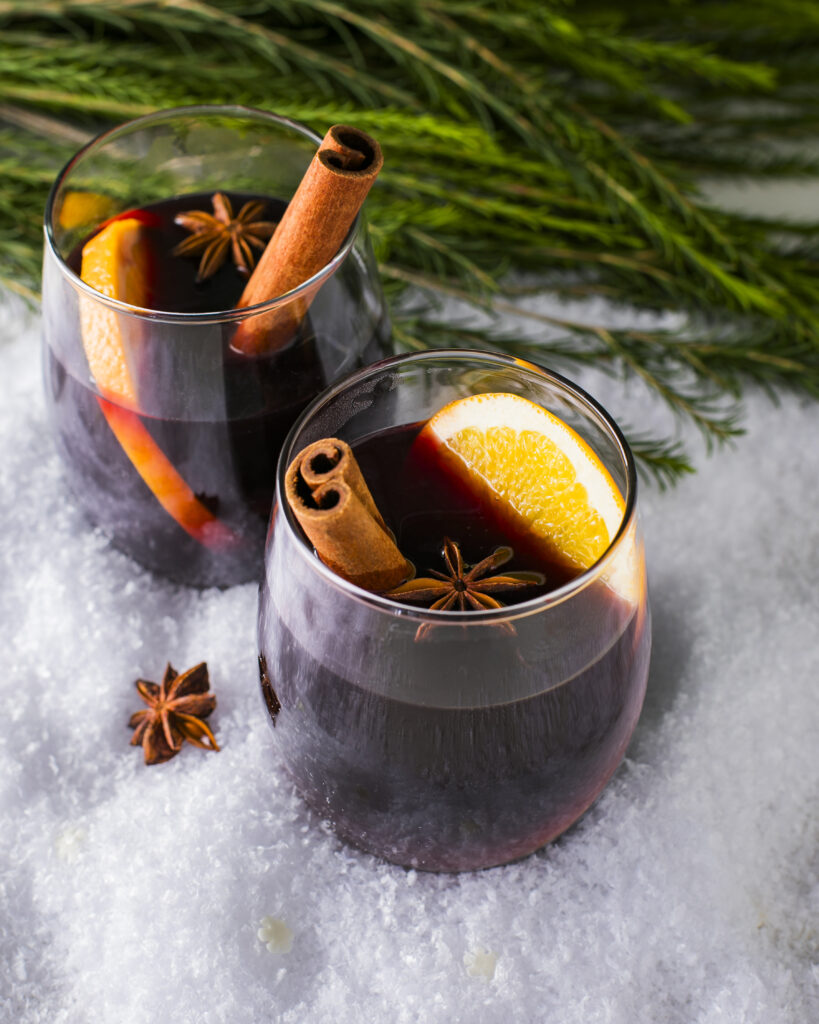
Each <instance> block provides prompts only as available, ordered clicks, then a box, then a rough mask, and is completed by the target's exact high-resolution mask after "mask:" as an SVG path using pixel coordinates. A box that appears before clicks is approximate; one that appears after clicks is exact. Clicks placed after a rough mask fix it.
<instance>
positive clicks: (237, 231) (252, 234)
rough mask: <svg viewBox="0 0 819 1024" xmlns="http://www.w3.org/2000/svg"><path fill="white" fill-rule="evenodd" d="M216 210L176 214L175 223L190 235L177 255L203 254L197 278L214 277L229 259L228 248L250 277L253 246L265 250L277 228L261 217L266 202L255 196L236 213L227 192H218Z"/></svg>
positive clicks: (240, 270) (214, 204) (239, 266)
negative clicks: (268, 240)
mask: <svg viewBox="0 0 819 1024" xmlns="http://www.w3.org/2000/svg"><path fill="white" fill-rule="evenodd" d="M211 202H212V203H213V213H212V214H211V213H207V212H206V211H205V210H188V211H187V212H186V213H179V214H177V215H176V217H174V222H175V223H176V224H178V225H179V226H180V227H182V228H184V229H185V230H186V231H191V232H192V234H191V237H190V238H186V239H185V240H184V241H183V242H180V243H179V245H177V246H176V248H175V249H174V250H173V255H174V256H195V255H197V254H198V253H200V252H201V253H202V260H201V262H200V263H199V273H198V274H197V277H196V279H197V281H204V280H205V279H206V278H208V277H212V276H213V275H214V274H215V273H216V271H217V270H218V269H219V268H220V267H221V266H222V264H223V263H224V262H225V259H226V258H227V254H228V251H230V253H231V255H232V256H233V262H234V263H235V264H236V269H237V270H238V271H239V273H240V274H242V275H244V276H245V277H247V276H248V275H249V274H250V272H251V270H253V267H254V266H255V265H256V254H255V253H254V252H253V250H254V249H264V247H265V245H266V244H267V239H268V238H270V236H271V235H272V234H273V232H274V231H275V229H276V224H275V222H274V221H271V220H261V219H260V218H261V215H262V213H263V212H264V208H265V206H266V205H267V204H266V203H265V202H264V200H261V199H252V200H250V201H249V202H247V203H245V204H244V206H243V207H242V208H241V210H239V212H238V213H237V214H236V216H234V215H233V204H232V203H231V201H230V199H228V197H227V196H226V195H225V193H224V192H216V193H215V194H214V196H213V198H212V200H211Z"/></svg>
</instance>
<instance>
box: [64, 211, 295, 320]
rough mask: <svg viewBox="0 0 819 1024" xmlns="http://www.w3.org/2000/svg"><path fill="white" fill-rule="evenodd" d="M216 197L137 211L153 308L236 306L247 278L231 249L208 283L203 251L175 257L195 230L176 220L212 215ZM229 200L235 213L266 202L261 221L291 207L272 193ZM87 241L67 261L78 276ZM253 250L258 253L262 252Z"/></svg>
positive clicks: (203, 310)
mask: <svg viewBox="0 0 819 1024" xmlns="http://www.w3.org/2000/svg"><path fill="white" fill-rule="evenodd" d="M211 196H212V193H210V192H194V193H192V194H190V195H184V196H174V197H173V198H172V199H163V200H162V201H161V202H159V203H151V204H150V205H149V206H146V207H144V208H143V209H141V210H138V211H135V212H134V215H135V216H136V218H137V219H138V220H140V221H141V223H142V226H143V231H144V233H145V237H146V240H147V243H148V246H149V248H150V253H151V260H150V263H151V266H150V273H149V282H150V283H149V288H150V292H149V295H148V296H147V301H146V305H147V307H148V308H149V309H156V310H162V311H163V312H166V313H216V312H223V311H224V310H227V309H233V307H234V306H235V305H236V303H237V302H238V301H239V299H240V297H241V294H242V290H243V289H244V286H245V284H246V282H247V277H246V276H243V275H241V274H240V273H239V272H238V271H237V269H236V266H235V264H234V262H233V259H232V257H231V254H230V251H228V254H227V256H226V258H225V260H224V262H223V263H222V265H221V267H220V268H219V269H218V270H217V271H216V273H215V274H213V275H212V276H211V277H209V278H207V279H206V280H204V281H198V280H197V275H198V271H199V262H200V260H201V256H202V254H201V253H199V254H198V255H195V256H174V255H173V250H174V248H175V247H176V246H177V245H179V243H180V242H183V241H185V239H186V238H190V237H191V232H190V231H186V230H185V228H183V227H180V226H179V225H178V224H176V223H175V222H174V218H175V217H176V216H177V215H178V214H180V213H188V212H190V211H191V210H203V211H204V212H205V213H209V214H213V203H212V201H211ZM228 198H229V199H230V201H231V205H232V207H233V213H234V216H236V215H237V214H238V213H239V211H240V210H241V208H242V206H243V205H244V203H246V202H248V201H250V200H254V199H257V200H260V201H262V202H264V204H265V205H264V209H263V211H262V214H261V216H260V218H259V219H260V220H267V221H274V222H276V221H279V220H281V216H282V214H283V213H284V211H285V210H286V209H287V203H285V202H283V201H282V200H281V199H271V198H270V197H269V196H259V195H251V194H249V193H248V194H245V193H241V192H231V193H228ZM128 216H129V214H128V213H123V214H120V215H119V216H118V218H117V219H118V220H121V219H125V218H126V217H128ZM89 237H92V236H89ZM87 241H88V239H87V238H86V239H84V240H83V241H82V242H81V243H80V244H79V245H77V246H76V247H75V248H74V250H73V251H72V253H71V254H70V256H69V257H68V259H67V260H66V262H67V263H68V265H69V266H70V267H71V269H72V270H73V271H74V273H75V274H79V273H80V270H81V268H82V249H83V246H84V245H85V243H86V242H87ZM253 251H254V254H255V255H256V257H258V256H259V253H260V251H261V250H258V249H254V250H253Z"/></svg>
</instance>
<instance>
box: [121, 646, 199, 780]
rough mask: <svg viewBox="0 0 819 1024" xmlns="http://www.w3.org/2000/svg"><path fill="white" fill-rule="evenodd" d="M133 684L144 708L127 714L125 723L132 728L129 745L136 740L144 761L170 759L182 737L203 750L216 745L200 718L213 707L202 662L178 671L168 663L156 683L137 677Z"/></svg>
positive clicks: (179, 745) (157, 761)
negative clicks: (141, 750)
mask: <svg viewBox="0 0 819 1024" xmlns="http://www.w3.org/2000/svg"><path fill="white" fill-rule="evenodd" d="M136 688H137V691H138V693H139V695H140V697H141V698H142V699H143V700H144V701H145V703H146V704H147V705H148V708H147V710H145V711H137V712H135V713H134V714H133V715H131V720H130V722H129V723H128V724H129V725H130V726H131V728H132V729H133V730H134V735H133V736H132V737H131V745H132V746H134V747H136V746H138V745H139V744H140V743H141V744H142V747H143V749H144V751H145V764H161V763H162V762H163V761H170V759H171V758H172V757H175V756H176V755H177V754H178V753H179V751H180V750H181V749H182V744H183V742H184V741H185V740H187V741H188V743H192V744H193V745H194V746H195V747H201V748H202V749H203V750H218V749H219V745H218V744H217V742H216V739H215V738H214V735H213V733H212V732H211V731H210V729H209V727H208V726H207V725H206V724H205V723H204V721H203V719H205V718H207V717H208V715H210V714H211V712H212V711H213V709H214V708H215V707H216V697H215V696H214V695H213V694H212V693H208V692H207V691H208V690H209V689H210V679H209V677H208V666H207V663H206V662H204V661H203V662H202V663H201V664H199V665H195V666H194V667H193V668H189V669H188V671H187V672H183V673H182V675H178V674H177V673H176V671H175V670H174V668H173V666H172V665H171V664H170V663H169V664H168V666H167V668H166V669H165V675H164V677H163V679H162V683H161V685H160V686H157V685H156V683H151V682H148V680H147V679H137V681H136Z"/></svg>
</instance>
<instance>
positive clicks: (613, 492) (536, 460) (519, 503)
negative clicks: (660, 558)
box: [418, 394, 625, 572]
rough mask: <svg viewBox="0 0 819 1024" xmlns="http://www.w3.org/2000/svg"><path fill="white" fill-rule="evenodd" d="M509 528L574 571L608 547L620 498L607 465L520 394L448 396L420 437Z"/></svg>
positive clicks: (565, 427) (619, 512)
mask: <svg viewBox="0 0 819 1024" xmlns="http://www.w3.org/2000/svg"><path fill="white" fill-rule="evenodd" d="M418 440H419V442H420V443H421V444H426V445H432V446H433V447H434V449H435V451H436V454H437V456H438V458H439V459H440V461H441V462H442V463H443V464H444V465H445V466H447V467H448V468H449V470H450V471H451V472H453V473H454V474H455V475H456V476H457V477H458V479H459V480H460V481H461V483H462V484H463V485H464V486H465V487H466V488H467V489H468V490H469V491H470V492H472V493H474V494H475V495H476V496H477V497H478V498H479V499H480V500H482V501H486V502H488V503H490V504H491V507H492V509H493V511H494V512H495V513H496V514H497V515H498V516H499V517H500V518H501V519H502V520H504V521H506V522H507V524H508V525H509V526H510V527H511V529H512V530H513V531H514V533H516V534H518V535H519V536H521V537H523V538H525V539H526V540H527V541H529V542H531V543H533V544H535V545H536V546H537V547H538V548H540V550H542V551H543V552H544V554H545V555H546V556H547V557H548V558H550V559H552V560H554V561H557V562H558V563H559V564H562V565H564V566H566V567H567V568H569V569H571V570H573V571H576V572H580V571H583V570H584V569H588V568H589V567H590V566H592V565H593V564H594V563H595V562H596V561H597V560H598V559H599V558H600V557H601V555H602V554H603V553H604V552H605V551H606V549H607V548H608V546H609V544H610V543H611V541H612V539H613V538H614V536H615V534H616V533H617V531H618V529H619V528H620V524H621V522H622V519H623V512H624V510H625V503H624V501H623V497H622V495H621V494H620V491H619V490H618V488H617V485H616V484H615V483H614V481H613V480H612V478H611V475H610V474H609V472H608V470H607V469H606V467H605V466H604V465H603V463H602V462H601V461H600V459H599V458H598V457H597V455H596V454H595V453H594V452H593V451H592V449H591V448H590V447H589V446H588V445H587V444H586V442H585V441H584V440H583V439H582V438H581V437H580V436H579V435H578V434H576V433H575V431H574V430H572V429H571V427H569V426H568V424H566V423H564V422H563V421H562V420H561V419H558V417H557V416H554V415H552V413H550V412H548V411H547V410H546V409H543V408H542V407H541V406H539V405H535V404H534V402H530V401H528V400H527V399H525V398H521V397H520V396H518V395H510V394H486V395H472V396H470V397H469V398H464V399H460V400H458V401H455V402H451V403H450V404H449V405H447V406H445V407H444V408H443V409H441V411H440V412H438V413H436V415H435V416H433V417H432V419H431V420H429V422H428V423H427V424H426V425H425V427H424V429H423V430H422V432H421V434H420V436H419V439H418Z"/></svg>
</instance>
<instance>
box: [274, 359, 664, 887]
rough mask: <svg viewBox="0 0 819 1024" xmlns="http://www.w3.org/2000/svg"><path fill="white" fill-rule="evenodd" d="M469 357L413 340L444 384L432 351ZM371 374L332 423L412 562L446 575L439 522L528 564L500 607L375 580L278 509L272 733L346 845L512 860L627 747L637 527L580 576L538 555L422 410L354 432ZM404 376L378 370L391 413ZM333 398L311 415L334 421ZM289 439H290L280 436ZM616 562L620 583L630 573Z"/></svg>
mask: <svg viewBox="0 0 819 1024" xmlns="http://www.w3.org/2000/svg"><path fill="white" fill-rule="evenodd" d="M474 355H476V354H466V355H461V354H457V355H456V354H454V353H443V354H440V355H427V356H424V357H416V358H418V359H422V360H427V361H430V362H431V363H432V368H431V369H430V372H429V377H430V378H432V379H435V378H436V376H437V385H438V387H440V386H441V361H442V360H443V361H444V363H445V360H446V359H447V358H448V359H449V360H450V363H451V364H452V365H454V366H455V367H460V366H461V365H462V364H467V363H468V362H469V357H470V356H474ZM410 358H413V357H410ZM496 358H498V357H491V356H481V360H484V359H488V360H495V359H496ZM436 361H437V366H436V365H435V364H436ZM391 362H393V363H394V364H397V366H398V368H399V370H400V369H401V368H402V360H396V361H391ZM387 365H389V364H387ZM415 369H416V372H417V369H418V364H416V365H415ZM433 370H435V371H437V372H436V373H433ZM373 372H374V374H375V375H381V376H382V378H384V377H387V376H389V371H388V370H383V371H379V370H376V371H373ZM515 372H517V371H515ZM520 372H521V373H523V371H522V370H521V371H520ZM366 375H367V371H363V372H362V373H361V374H360V375H359V377H358V378H357V380H356V382H354V383H352V384H351V385H350V391H351V392H352V394H351V395H348V396H346V402H347V404H349V405H351V406H352V407H353V408H356V409H358V405H357V403H356V401H355V399H356V394H355V392H356V386H357V385H358V387H360V389H361V391H362V392H363V394H364V395H365V396H367V397H368V398H369V400H370V402H371V403H372V407H371V408H370V409H369V410H368V409H367V408H366V405H367V402H366V400H362V402H361V404H362V405H363V406H364V412H363V413H362V412H361V411H360V410H359V411H358V413H357V417H356V416H354V417H353V418H352V421H350V422H348V424H347V426H346V429H345V430H344V431H342V432H338V430H337V433H338V436H342V434H346V436H347V438H348V440H349V441H350V443H351V445H352V449H353V452H354V454H355V457H356V459H357V462H358V465H359V466H360V469H361V472H362V474H363V476H364V478H365V480H366V482H367V485H368V487H369V489H370V491H371V494H372V497H373V498H374V500H375V503H376V505H377V507H378V510H379V511H380V513H381V514H382V516H383V518H384V520H385V522H386V525H387V527H388V528H389V529H390V530H391V531H392V532H393V534H394V536H395V540H396V543H397V545H398V547H399V548H400V551H401V553H402V554H403V555H405V556H406V557H407V558H408V559H409V560H410V562H411V563H412V564H413V566H414V569H415V572H416V573H417V576H418V577H428V576H430V575H431V574H432V575H433V576H435V574H436V573H438V574H440V576H444V577H445V576H447V575H448V574H449V571H450V570H449V568H447V564H446V560H445V556H444V553H443V552H442V548H443V544H444V539H445V538H448V540H449V542H450V544H452V543H454V544H455V545H456V546H457V549H458V552H459V554H460V557H461V558H462V559H463V562H464V573H466V571H467V570H468V569H469V567H470V565H474V564H475V563H478V562H479V561H481V560H482V559H484V558H486V557H487V556H488V555H490V554H491V553H492V552H493V551H496V550H497V549H499V548H500V549H503V548H506V549H509V548H511V549H512V553H511V556H509V557H507V556H504V558H505V560H504V563H503V565H502V568H498V569H497V570H496V572H497V573H501V574H510V575H514V574H515V573H519V574H521V575H523V576H525V577H526V578H527V579H530V580H531V581H530V582H529V584H528V585H527V586H521V587H520V588H519V589H513V590H511V591H509V592H504V591H501V592H496V591H495V590H493V589H492V588H491V587H490V588H489V590H491V592H492V595H493V597H496V598H497V599H499V602H500V603H501V604H502V605H503V606H504V608H503V609H502V610H498V611H492V610H490V611H489V612H488V613H486V614H484V613H482V612H480V611H478V612H476V611H470V610H467V611H463V612H452V611H450V612H448V613H447V614H446V615H441V613H434V612H433V613H430V612H429V611H427V610H426V609H419V608H416V607H414V606H413V605H412V603H407V602H404V601H403V599H402V598H401V597H400V596H398V597H395V598H393V599H392V600H388V601H384V600H383V599H381V598H378V597H375V598H368V597H367V596H366V595H364V594H362V593H355V592H354V589H355V588H353V590H351V589H350V588H349V587H347V586H346V585H345V584H344V583H343V582H336V583H334V582H333V579H332V577H331V576H330V575H329V574H328V573H327V570H326V567H321V566H319V565H318V560H317V559H316V558H315V556H314V555H313V554H312V553H311V552H310V550H309V544H307V543H306V542H305V538H304V537H303V536H302V535H301V532H300V530H299V528H298V524H296V523H294V522H293V521H292V519H291V516H290V515H289V514H288V512H287V510H286V509H284V508H282V507H279V508H278V509H277V511H276V514H275V515H274V518H273V522H272V527H271V536H270V540H269V546H268V557H267V575H266V580H265V583H264V585H263V588H262V593H261V604H260V617H259V642H260V653H261V658H260V665H261V675H262V692H263V694H264V698H265V703H266V706H267V709H268V712H269V714H270V716H271V720H272V722H273V724H274V735H275V738H276V743H277V747H278V750H279V752H280V754H281V757H282V760H283V762H284V765H285V766H286V768H287V770H288V772H289V773H290V775H291V776H292V778H293V780H294V782H295V784H296V786H297V787H298V789H299V791H300V792H301V793H302V795H303V796H304V797H305V799H306V800H307V802H308V803H309V804H310V805H311V806H312V807H313V808H314V809H315V810H316V812H317V813H318V814H320V815H321V816H322V818H325V819H327V820H328V821H329V822H330V823H331V825H332V826H333V828H334V829H335V831H336V832H337V833H338V834H339V835H340V836H341V837H342V838H344V839H346V840H348V841H350V842H352V843H354V844H355V845H357V846H359V847H361V848H363V849H365V850H367V851H370V852H372V853H375V854H378V855H379V856H382V857H384V858H386V859H388V860H392V861H394V862H396V863H400V864H403V865H406V866H413V867H418V868H423V869H429V870H437V871H460V870H468V869H475V868H482V867H488V866H492V865H496V864H501V863H505V862H507V861H510V860H513V859H515V858H517V857H521V856H524V855H525V854H528V853H530V852H532V851H533V850H535V849H537V848H538V847H540V846H542V845H543V844H545V843H547V842H548V841H550V840H551V839H553V838H554V837H556V836H557V835H559V834H560V833H561V832H563V831H564V830H565V829H566V828H567V827H568V826H569V825H570V824H571V823H572V822H574V821H575V820H576V819H577V818H578V817H580V815H581V814H583V812H584V811H585V810H586V809H587V808H588V807H589V806H590V804H591V803H592V802H593V801H594V799H595V798H596V797H597V795H598V794H599V793H600V791H601V790H602V788H603V787H604V786H605V784H606V782H607V781H608V780H609V778H610V777H611V775H612V773H613V772H614V770H615V769H616V767H617V765H618V764H619V762H620V760H621V759H622V757H623V754H624V752H625V749H626V746H627V744H628V741H629V738H630V736H631V734H632V731H633V729H634V727H635V724H636V722H637V718H638V716H639V712H640V708H641V706H642V702H643V696H644V692H645V684H646V676H647V668H648V657H649V648H650V631H649V626H648V615H647V607H646V603H645V591H644V578H643V576H642V573H643V569H642V558H641V555H640V554H639V545H638V543H637V541H636V535H635V533H634V531H633V529H630V530H629V531H627V532H626V534H625V535H624V537H621V539H620V543H621V544H622V543H623V542H624V543H625V544H627V545H629V544H630V545H631V546H632V547H631V552H630V554H629V555H628V557H626V559H625V562H623V563H622V564H623V565H625V566H626V567H627V571H625V572H624V571H622V570H620V571H614V572H613V573H611V574H606V573H604V572H602V571H600V572H597V573H595V572H591V573H589V572H586V573H581V574H580V575H578V574H577V573H576V572H574V571H572V570H571V569H570V568H567V566H566V564H565V562H564V563H561V562H560V560H557V559H554V558H552V557H549V556H548V555H544V552H543V549H542V546H541V547H540V548H539V547H538V545H537V544H533V543H532V539H531V537H527V536H526V535H525V532H522V531H519V530H515V529H512V528H510V524H509V521H508V520H504V518H503V517H502V516H499V515H497V514H496V513H495V511H494V510H493V508H492V507H491V505H488V504H487V503H486V502H485V501H483V500H479V499H478V500H476V497H475V494H474V492H473V493H470V491H469V489H467V488H464V487H463V486H462V484H461V482H460V481H459V480H458V479H457V478H455V477H453V475H452V474H451V472H450V471H449V469H448V467H447V466H446V465H445V464H443V463H442V462H441V460H440V459H439V458H438V455H437V453H436V451H435V450H433V449H431V448H430V447H429V445H428V444H427V443H426V441H425V436H424V435H423V434H422V433H421V428H422V426H423V423H421V422H415V423H411V424H407V423H404V424H400V425H399V426H392V425H389V426H387V427H386V428H384V429H376V430H375V431H374V432H367V431H366V426H367V425H369V424H368V422H367V421H368V420H369V421H370V423H371V422H372V421H373V420H375V421H377V420H378V419H379V418H381V417H379V416H378V415H373V409H374V408H377V406H378V403H379V401H384V399H383V397H382V398H379V397H378V396H379V387H378V384H376V385H375V386H373V384H372V381H367V382H366V383H364V382H363V379H364V378H365V377H366ZM396 376H397V377H398V375H397V374H396ZM398 379H399V383H398V384H396V383H395V382H393V384H392V386H391V388H387V387H386V386H385V385H384V382H383V379H382V381H381V384H382V391H381V394H382V395H386V394H390V395H391V399H387V402H388V403H389V404H390V407H391V411H390V413H389V414H384V412H383V410H382V417H383V418H384V419H386V420H389V419H390V418H391V416H392V415H394V412H395V408H396V407H399V406H400V398H399V399H397V400H396V399H395V394H396V393H397V392H400V389H401V384H400V377H399V378H398ZM427 383H429V382H427ZM547 383H548V382H547ZM408 390H409V389H408ZM417 390H418V391H421V389H420V388H419V389H417ZM429 390H434V388H432V387H430V388H429ZM373 396H376V397H375V398H373ZM358 397H362V396H358ZM344 398H345V396H339V397H338V399H337V402H336V405H335V406H333V408H332V410H331V411H330V412H328V411H327V408H326V405H327V403H325V408H324V409H323V410H320V412H319V413H318V414H317V416H318V417H319V418H320V416H321V415H324V416H325V418H327V420H328V422H330V423H336V422H337V420H338V418H339V416H340V415H341V411H342V409H343V408H345V402H344ZM413 400H414V401H416V402H417V401H418V394H417V392H416V394H414V395H413ZM426 401H427V398H426V396H425V398H424V402H426ZM409 404H410V405H411V404H412V400H411V401H410V402H409ZM356 418H357V419H358V421H359V422H358V423H357V424H356V423H355V420H356ZM336 429H337V428H336ZM304 430H305V434H306V435H307V436H308V439H309V436H310V435H311V434H314V433H315V431H314V430H313V429H312V426H311V425H310V423H309V420H308V423H307V425H305V428H304ZM358 430H361V431H362V433H361V434H360V435H359V436H357V434H358ZM419 436H420V440H419ZM301 443H303V442H301ZM299 444H300V442H299V439H298V438H296V439H293V438H292V437H291V443H290V451H293V450H294V447H295V446H296V445H299ZM296 450H297V449H296ZM282 457H283V459H284V458H286V457H287V451H285V452H284V453H283V456H282ZM450 550H451V549H450ZM507 555H508V553H507ZM601 564H602V563H601ZM629 574H631V580H632V581H633V582H634V584H635V586H634V587H633V588H632V587H630V584H626V585H625V586H624V582H625V581H626V580H627V578H628V577H629ZM435 578H438V577H435ZM395 593H397V591H396V592H395ZM552 594H554V598H553V599H552V598H551V596H550V595H552ZM449 607H451V608H456V609H457V607H458V605H457V604H451V605H450V606H449ZM467 607H468V606H467ZM486 607H487V608H489V607H490V606H489V605H486ZM507 609H508V610H507Z"/></svg>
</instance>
